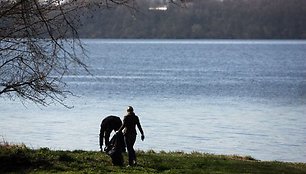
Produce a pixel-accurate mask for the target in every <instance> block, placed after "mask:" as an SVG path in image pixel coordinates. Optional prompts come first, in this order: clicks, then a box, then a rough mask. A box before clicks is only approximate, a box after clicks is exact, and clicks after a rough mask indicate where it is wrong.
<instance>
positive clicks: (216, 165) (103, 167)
mask: <svg viewBox="0 0 306 174" xmlns="http://www.w3.org/2000/svg"><path fill="white" fill-rule="evenodd" d="M137 157H138V166H137V167H118V166H113V165H112V163H111V159H110V158H109V157H108V156H107V155H105V154H104V153H101V152H96V151H52V150H49V149H48V148H42V149H38V150H32V149H29V148H26V147H25V146H11V145H10V146H4V145H1V146H0V173H7V172H9V173H11V172H12V173H269V174H273V173H275V174H280V173H290V174H294V173H306V164H305V163H283V162H261V161H257V160H254V159H252V158H251V157H239V156H224V155H212V154H202V153H192V154H186V153H181V152H169V153H163V152H161V153H155V152H153V151H148V152H141V151H138V152H137ZM124 158H125V161H127V156H126V154H125V155H124Z"/></svg>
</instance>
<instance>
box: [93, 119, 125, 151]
mask: <svg viewBox="0 0 306 174" xmlns="http://www.w3.org/2000/svg"><path fill="white" fill-rule="evenodd" d="M121 125H122V121H121V119H120V117H117V116H113V115H111V116H107V117H105V118H104V119H103V120H102V122H101V126H100V136H99V140H100V149H101V151H102V146H103V139H105V146H106V147H107V146H108V144H109V136H110V134H111V132H112V131H117V130H118V129H119V128H120V127H121Z"/></svg>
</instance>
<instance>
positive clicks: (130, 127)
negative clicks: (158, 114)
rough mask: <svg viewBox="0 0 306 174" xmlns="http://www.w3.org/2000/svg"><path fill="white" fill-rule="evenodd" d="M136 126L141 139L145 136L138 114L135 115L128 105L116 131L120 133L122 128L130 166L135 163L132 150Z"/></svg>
mask: <svg viewBox="0 0 306 174" xmlns="http://www.w3.org/2000/svg"><path fill="white" fill-rule="evenodd" d="M136 126H137V127H138V129H139V131H140V133H141V140H142V141H143V140H144V138H145V136H144V132H143V130H142V127H141V124H140V121H139V118H138V116H136V115H135V113H134V109H133V107H132V106H129V107H128V108H127V115H126V116H124V119H123V124H122V126H121V127H120V129H119V130H118V132H119V133H120V132H121V131H122V130H123V129H124V132H123V135H124V141H125V145H126V148H127V151H128V156H129V165H130V166H134V165H136V154H135V150H134V144H135V141H136V135H137V132H136ZM118 132H117V133H118Z"/></svg>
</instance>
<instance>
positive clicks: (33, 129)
mask: <svg viewBox="0 0 306 174" xmlns="http://www.w3.org/2000/svg"><path fill="white" fill-rule="evenodd" d="M84 43H85V44H86V48H87V51H88V55H89V59H88V60H86V62H87V64H88V65H89V66H90V67H89V69H90V70H91V72H92V74H93V76H91V75H88V74H85V73H84V74H83V73H80V74H78V75H74V76H67V77H65V81H66V82H67V84H68V85H69V88H70V89H71V90H72V91H73V92H74V93H75V94H76V95H77V96H71V97H69V98H68V99H67V101H66V104H68V105H73V106H74V108H73V109H70V110H69V109H66V108H64V107H62V106H59V105H55V106H50V107H47V108H44V107H39V106H36V105H33V104H30V103H25V105H22V104H21V103H20V102H19V101H10V100H7V99H3V98H0V110H1V114H0V120H1V121H0V136H1V138H3V139H5V140H6V141H9V142H15V143H21V142H23V143H25V144H26V145H28V146H30V147H33V148H39V147H50V148H51V149H67V150H74V149H83V150H99V145H98V138H99V135H98V134H99V125H100V122H101V120H102V118H103V117H105V116H107V115H118V116H121V117H123V115H124V114H125V109H126V107H127V106H128V105H132V106H134V108H135V112H136V114H137V115H139V117H140V120H141V123H142V126H143V128H144V131H145V134H146V140H145V141H144V142H141V141H140V138H138V140H137V142H136V145H135V148H137V149H142V150H149V149H153V150H156V151H159V150H165V151H177V150H179V151H186V152H192V151H200V152H207V153H215V154H238V155H251V156H253V157H255V158H257V159H260V160H281V161H299V162H306V117H305V115H306V41H261V40H257V41H232V40H84Z"/></svg>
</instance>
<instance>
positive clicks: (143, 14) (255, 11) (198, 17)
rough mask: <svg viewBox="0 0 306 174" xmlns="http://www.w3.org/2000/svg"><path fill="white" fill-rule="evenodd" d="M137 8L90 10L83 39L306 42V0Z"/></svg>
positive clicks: (140, 4)
mask: <svg viewBox="0 0 306 174" xmlns="http://www.w3.org/2000/svg"><path fill="white" fill-rule="evenodd" d="M136 4H137V5H135V8H132V9H131V8H130V9H129V8H122V7H120V6H117V7H116V8H112V9H110V10H100V9H99V8H96V9H93V8H92V9H91V11H90V13H88V12H86V13H85V14H90V16H84V20H83V25H82V26H81V27H80V30H79V34H80V37H83V38H204V39H211V38H218V39H220V38H223V39H305V38H306V1H305V0H193V1H191V0H190V1H188V3H187V4H184V5H183V6H177V5H175V4H174V3H170V4H167V6H168V9H167V10H166V11H157V10H155V11H154V10H148V9H149V7H150V6H152V1H149V0H147V1H144V0H139V1H137V3H136Z"/></svg>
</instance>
